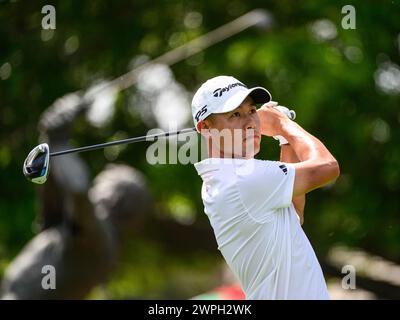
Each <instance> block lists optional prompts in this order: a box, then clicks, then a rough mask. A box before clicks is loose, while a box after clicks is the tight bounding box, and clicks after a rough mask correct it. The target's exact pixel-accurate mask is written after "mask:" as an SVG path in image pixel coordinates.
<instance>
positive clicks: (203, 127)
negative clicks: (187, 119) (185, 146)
mask: <svg viewBox="0 0 400 320" xmlns="http://www.w3.org/2000/svg"><path fill="white" fill-rule="evenodd" d="M197 127H198V129H199V131H200V133H201V134H202V135H203V136H204V137H206V138H209V137H210V131H209V130H210V129H211V128H210V122H209V120H207V119H205V120H203V121H200V122H199V123H198V125H197Z"/></svg>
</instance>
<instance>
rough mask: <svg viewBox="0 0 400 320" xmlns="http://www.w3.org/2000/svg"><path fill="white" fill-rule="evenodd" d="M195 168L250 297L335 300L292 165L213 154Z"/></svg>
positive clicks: (226, 252)
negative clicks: (302, 214) (296, 196)
mask: <svg viewBox="0 0 400 320" xmlns="http://www.w3.org/2000/svg"><path fill="white" fill-rule="evenodd" d="M195 167H196V170H197V172H198V173H199V175H200V176H201V178H202V179H203V186H202V198H203V203H204V211H205V213H206V214H207V216H208V218H209V220H210V223H211V226H212V228H213V229H214V233H215V237H216V240H217V243H218V249H219V250H220V251H221V253H222V255H223V257H224V258H225V261H226V262H227V264H228V266H229V267H230V269H231V270H232V271H233V273H234V274H235V275H236V277H237V278H238V279H239V281H240V283H241V286H242V289H243V291H244V292H245V294H246V299H329V296H328V291H327V287H326V283H325V280H324V277H323V274H322V270H321V267H320V265H319V263H318V260H317V257H316V256H315V253H314V250H313V248H312V247H311V244H310V242H309V240H308V239H307V237H306V235H305V233H304V231H303V229H302V227H301V225H300V220H299V217H298V215H297V212H296V210H295V208H294V206H293V204H292V194H293V185H294V177H295V168H294V167H293V166H292V165H291V164H289V163H282V162H279V161H264V160H256V159H248V160H246V159H219V158H210V159H206V160H203V161H201V162H199V163H196V164H195Z"/></svg>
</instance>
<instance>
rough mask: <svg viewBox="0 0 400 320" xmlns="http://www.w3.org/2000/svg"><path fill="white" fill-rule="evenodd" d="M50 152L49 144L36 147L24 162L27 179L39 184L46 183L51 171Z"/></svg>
mask: <svg viewBox="0 0 400 320" xmlns="http://www.w3.org/2000/svg"><path fill="white" fill-rule="evenodd" d="M49 160H50V150H49V146H48V144H47V143H42V144H40V145H38V146H36V147H35V148H34V149H33V150H32V151H31V152H29V154H28V156H27V157H26V159H25V161H24V166H23V170H22V171H23V172H24V175H25V177H26V178H27V179H28V180H29V181H31V182H33V183H37V184H43V183H45V182H46V180H47V177H48V175H49V169H50V162H49Z"/></svg>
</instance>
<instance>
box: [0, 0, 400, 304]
mask: <svg viewBox="0 0 400 320" xmlns="http://www.w3.org/2000/svg"><path fill="white" fill-rule="evenodd" d="M45 4H53V5H54V6H55V7H56V11H57V29H56V30H55V31H54V32H50V33H49V32H45V31H43V30H42V29H41V19H42V16H43V15H42V14H41V8H42V6H43V5H45ZM346 4H351V5H353V6H354V7H355V8H356V19H357V20H356V29H355V30H345V29H343V28H342V27H341V19H342V17H343V14H342V13H341V9H342V7H343V6H344V5H346ZM253 8H265V9H267V10H269V11H270V12H271V13H272V14H273V16H274V19H275V25H274V27H273V29H272V30H270V31H268V32H264V31H262V30H258V29H254V28H253V29H248V30H246V31H244V32H242V33H240V34H238V35H236V36H233V37H231V38H229V39H227V40H225V41H223V42H221V43H219V44H216V45H214V46H212V47H211V48H209V49H207V50H206V51H204V52H202V53H200V54H197V55H196V56H194V57H191V58H189V59H187V60H186V61H183V62H180V63H178V64H176V65H174V66H173V67H172V71H173V73H174V77H175V79H176V80H177V81H178V82H179V83H181V84H182V85H184V86H185V88H186V89H187V90H189V91H190V92H194V91H195V90H196V88H197V87H198V86H199V85H200V84H201V83H202V82H203V81H205V80H206V79H208V78H210V77H213V76H215V75H219V74H229V75H233V76H235V77H237V78H239V79H241V80H242V81H243V82H244V83H246V84H247V85H249V86H252V85H262V86H265V87H267V88H268V89H269V90H270V92H271V93H272V95H273V98H274V100H277V101H279V102H280V103H281V104H283V105H287V106H291V107H293V108H294V109H296V111H297V116H298V118H297V121H298V122H299V123H300V124H301V125H302V126H303V127H304V128H305V129H306V130H308V131H309V132H311V133H312V134H314V135H315V136H317V137H318V138H320V139H321V140H322V141H323V142H324V143H325V144H326V145H327V147H328V148H329V149H330V150H331V151H332V153H333V154H334V155H335V156H336V158H337V159H338V161H339V163H340V166H341V173H342V174H341V177H340V178H339V179H338V181H337V182H336V183H335V184H334V185H332V186H328V187H325V188H323V189H320V190H317V191H314V192H312V193H311V194H309V195H308V196H307V205H306V216H305V221H306V222H305V225H304V228H305V230H306V233H307V234H308V236H309V238H310V240H311V242H312V244H313V246H314V248H315V249H316V251H317V252H318V254H319V255H321V256H323V255H324V254H325V253H326V252H327V250H328V248H329V247H330V246H332V245H333V244H336V243H344V244H347V245H351V246H360V247H363V248H365V249H366V250H369V251H373V252H375V253H378V254H380V255H382V256H386V257H389V258H391V259H393V260H395V261H400V241H399V239H400V223H399V222H400V215H399V213H400V201H399V196H400V170H399V167H400V143H399V137H400V130H399V124H400V112H399V105H400V103H399V102H400V88H399V87H400V85H399V83H400V80H399V79H400V67H399V65H400V59H399V53H400V34H399V31H400V20H399V13H400V11H399V8H400V6H399V1H379V2H378V1H361V0H357V1H351V3H348V1H328V0H324V1H311V0H308V1H303V2H301V4H300V3H298V4H297V3H295V2H293V1H288V0H284V1H261V0H256V1H251V2H250V1H249V2H244V1H238V0H233V1H225V0H214V1H177V0H173V1H155V2H148V1H144V0H138V1H122V0H118V1H50V2H49V1H45V2H43V1H42V2H41V1H29V2H26V1H24V2H23V1H15V2H14V1H0V20H1V21H2V27H1V29H0V68H1V67H2V66H4V64H7V63H8V64H7V65H6V66H5V67H4V68H3V69H2V72H0V76H1V79H0V181H1V185H0V188H1V192H0V275H1V273H2V272H3V271H4V268H5V266H6V265H7V263H8V261H10V259H12V257H14V256H15V255H16V254H17V252H18V250H20V249H21V247H22V246H23V245H24V243H26V242H27V241H28V240H29V239H30V238H31V237H32V236H33V235H34V232H33V228H32V222H33V220H34V216H35V212H36V210H37V206H38V203H37V199H36V191H35V190H36V189H37V188H38V187H37V186H35V185H32V184H30V183H28V182H27V181H26V180H25V178H24V177H23V175H22V170H21V166H22V163H23V161H24V159H25V157H26V155H27V153H28V152H29V150H30V149H31V148H32V147H33V146H35V145H36V144H37V142H38V131H37V122H38V119H39V116H40V114H41V112H43V111H44V110H45V109H46V108H47V107H48V106H49V105H50V104H51V103H52V102H53V101H54V100H55V99H57V98H58V97H60V96H62V95H64V94H66V93H69V92H72V91H75V90H79V89H86V88H88V87H89V86H91V85H92V84H93V82H95V81H96V80H98V79H112V78H114V77H116V76H119V75H121V74H123V73H125V72H127V71H128V70H129V65H130V63H131V61H132V59H133V58H135V57H136V56H139V55H147V56H148V57H149V58H154V57H157V56H158V55H160V54H162V53H164V52H166V51H168V50H170V49H172V48H174V47H176V46H179V45H181V44H183V43H185V42H187V41H188V40H191V39H193V38H196V37H197V36H199V35H201V34H204V33H206V32H208V31H211V30H213V29H214V28H216V27H218V26H221V25H223V24H225V23H227V22H229V21H231V20H233V19H234V18H236V17H238V16H240V15H242V14H244V13H246V12H248V11H250V10H251V9H253ZM10 67H11V70H10ZM0 71H1V70H0ZM385 81H386V82H385ZM135 92H136V88H134V87H132V88H130V89H128V90H126V91H123V92H121V93H120V94H119V95H118V99H117V102H116V109H115V113H114V115H113V119H112V120H111V121H110V122H109V123H108V124H107V125H105V126H104V127H101V128H95V127H91V126H90V125H89V124H88V123H87V122H85V121H79V122H77V124H76V126H75V129H74V133H73V142H74V144H75V145H77V146H80V145H87V144H93V143H99V142H102V141H109V140H111V139H113V138H115V136H114V134H115V133H118V134H117V136H119V137H121V136H123V137H125V136H126V137H128V136H136V135H142V134H144V133H146V132H147V130H148V129H150V127H148V125H146V124H145V123H144V122H143V121H142V120H141V118H140V115H139V114H136V113H133V112H131V111H130V108H129V105H130V104H131V103H132V100H131V99H130V97H131V96H132V95H135ZM138 107H140V106H138ZM166 107H168V106H166ZM188 108H189V106H188ZM190 125H192V124H191V123H190V122H188V126H190ZM146 146H147V145H146V144H135V145H132V146H129V147H127V148H124V149H123V150H122V151H121V152H120V153H119V154H117V158H116V160H115V161H117V162H124V163H128V164H130V165H133V166H135V167H137V168H139V169H141V170H142V171H143V172H144V173H145V175H146V176H147V178H148V180H149V184H150V186H151V189H152V192H153V195H154V198H155V201H156V204H157V206H158V207H160V208H163V209H164V210H165V212H168V210H170V211H174V210H175V209H177V208H178V209H177V210H178V212H177V213H176V214H177V217H175V218H177V219H178V221H179V219H181V220H182V219H183V220H185V219H188V216H189V219H197V220H200V221H202V222H203V223H205V224H207V223H208V222H207V220H206V217H205V215H204V214H203V206H202V203H201V198H200V187H201V180H200V178H199V177H198V176H197V174H196V172H195V170H194V168H193V166H191V165H187V166H183V165H170V166H168V165H157V166H151V165H149V164H147V163H146V159H145V152H146ZM278 154H279V149H278V146H277V145H276V142H275V141H273V140H272V139H267V138H264V141H263V147H262V152H261V153H260V155H259V157H260V158H268V159H277V158H278ZM82 157H83V158H84V159H85V161H86V162H87V163H88V164H89V166H90V170H91V173H92V175H93V176H94V175H95V174H97V173H98V172H99V171H100V170H101V169H102V168H103V167H104V166H105V164H106V163H107V162H108V161H107V159H106V157H105V156H104V152H102V151H96V152H91V153H85V154H82ZM171 208H172V209H171ZM193 212H194V213H193ZM191 215H194V216H191ZM172 218H173V217H172ZM134 245H135V249H131V250H127V252H128V253H127V254H126V255H125V256H124V259H123V260H124V262H123V263H122V266H121V269H120V271H119V272H118V273H117V275H116V277H115V279H114V280H113V281H112V282H111V283H110V285H109V286H108V287H107V289H106V291H107V294H106V295H105V296H106V297H109V298H112V297H117V298H124V297H137V296H141V297H155V298H161V297H163V296H164V297H165V296H168V295H169V296H171V297H172V296H173V297H175V295H174V294H173V293H171V292H176V296H180V297H182V296H190V295H195V294H197V293H199V291H201V290H205V289H206V287H207V285H208V283H209V282H207V281H211V280H212V279H214V278H213V277H211V278H208V280H207V281H205V280H204V281H203V278H202V276H201V274H202V272H205V273H207V268H208V267H209V268H211V267H212V265H214V264H215V263H216V261H219V259H220V258H219V257H212V256H208V255H207V254H206V253H204V254H203V256H202V255H201V254H199V253H191V252H188V253H187V254H185V255H181V256H171V255H170V254H169V253H168V252H165V251H164V250H159V249H158V244H149V243H148V242H146V241H141V240H140V239H137V241H135V244H134ZM128 247H129V246H128ZM129 252H131V254H129ZM132 252H136V254H135V255H134V256H133V255H132ZM139 256H140V257H141V259H138V257H139ZM143 259H144V260H143ZM135 268H138V269H135ZM135 270H139V271H137V272H135ZM191 273H192V275H193V277H192V278H193V279H194V280H193V279H192V280H188V279H186V281H183V280H182V282H180V280H179V279H178V276H179V275H182V274H186V275H190V274H191ZM137 274H141V277H136V275H137ZM172 274H174V275H176V276H171V275H172ZM154 275H158V276H157V277H156V276H154ZM166 279H168V280H171V279H173V281H172V280H171V281H167V280H166ZM196 279H197V280H196ZM210 279H211V280H210ZM174 281H176V282H174ZM196 281H197V282H196ZM173 283H175V285H177V284H182V285H181V287H180V288H181V289H179V290H176V289H173V288H168V285H173ZM199 283H200V284H201V283H203V284H202V285H199ZM205 283H207V284H205ZM185 285H187V286H191V287H192V290H190V289H188V288H186V289H184V288H185ZM210 285H211V284H210ZM182 288H183V289H182ZM99 290H100V289H99ZM174 290H175V291H174ZM102 296H104V292H103V293H102V292H101V290H100V291H96V292H94V293H93V297H102Z"/></svg>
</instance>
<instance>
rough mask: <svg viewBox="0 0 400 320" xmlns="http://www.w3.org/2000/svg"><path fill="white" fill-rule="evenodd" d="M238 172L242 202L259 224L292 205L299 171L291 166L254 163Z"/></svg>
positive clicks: (245, 164) (273, 163)
mask: <svg viewBox="0 0 400 320" xmlns="http://www.w3.org/2000/svg"><path fill="white" fill-rule="evenodd" d="M235 171H236V177H237V186H238V191H239V194H240V198H241V201H242V202H243V205H244V206H245V208H246V210H248V213H249V215H250V216H252V218H253V219H255V220H256V221H264V220H265V219H267V216H268V215H269V214H271V213H274V211H276V210H277V209H279V208H286V207H289V206H290V205H291V203H292V198H293V187H294V178H295V168H294V166H292V165H291V164H290V163H283V162H280V161H267V160H257V159H251V160H248V161H244V162H242V163H241V164H240V165H239V166H237V167H236V168H235Z"/></svg>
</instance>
